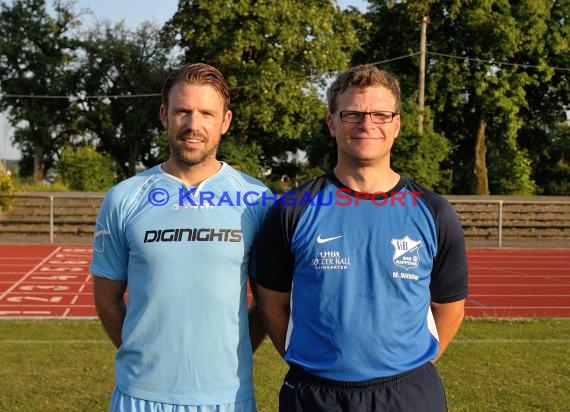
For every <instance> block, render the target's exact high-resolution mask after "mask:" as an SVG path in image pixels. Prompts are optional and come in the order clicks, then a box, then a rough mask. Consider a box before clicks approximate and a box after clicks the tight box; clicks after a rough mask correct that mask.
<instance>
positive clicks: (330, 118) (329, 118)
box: [327, 113, 336, 138]
mask: <svg viewBox="0 0 570 412" xmlns="http://www.w3.org/2000/svg"><path fill="white" fill-rule="evenodd" d="M327 126H328V127H329V132H330V134H331V136H332V137H333V138H336V125H335V123H334V114H332V113H329V114H328V116H327Z"/></svg>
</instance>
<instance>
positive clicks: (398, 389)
mask: <svg viewBox="0 0 570 412" xmlns="http://www.w3.org/2000/svg"><path fill="white" fill-rule="evenodd" d="M279 411H280V412H300V411H303V412H319V411H322V412H348V411H350V412H352V411H354V412H357V411H358V412H372V411H393V412H396V411H403V412H404V411H405V412H414V411H421V412H443V411H447V402H446V399H445V392H444V389H443V384H442V382H441V379H440V377H439V374H438V372H437V369H436V368H435V366H433V364H432V363H431V362H427V363H426V364H424V365H422V366H420V367H418V368H416V369H412V370H411V371H408V372H405V373H402V374H400V375H396V376H391V377H387V378H379V379H374V380H370V381H365V382H338V381H331V380H328V379H323V378H319V377H316V376H313V375H310V374H308V373H306V372H305V371H303V370H302V369H301V368H299V367H297V366H294V365H293V366H291V367H290V369H289V372H287V375H286V376H285V380H284V382H283V386H282V387H281V391H280V393H279Z"/></svg>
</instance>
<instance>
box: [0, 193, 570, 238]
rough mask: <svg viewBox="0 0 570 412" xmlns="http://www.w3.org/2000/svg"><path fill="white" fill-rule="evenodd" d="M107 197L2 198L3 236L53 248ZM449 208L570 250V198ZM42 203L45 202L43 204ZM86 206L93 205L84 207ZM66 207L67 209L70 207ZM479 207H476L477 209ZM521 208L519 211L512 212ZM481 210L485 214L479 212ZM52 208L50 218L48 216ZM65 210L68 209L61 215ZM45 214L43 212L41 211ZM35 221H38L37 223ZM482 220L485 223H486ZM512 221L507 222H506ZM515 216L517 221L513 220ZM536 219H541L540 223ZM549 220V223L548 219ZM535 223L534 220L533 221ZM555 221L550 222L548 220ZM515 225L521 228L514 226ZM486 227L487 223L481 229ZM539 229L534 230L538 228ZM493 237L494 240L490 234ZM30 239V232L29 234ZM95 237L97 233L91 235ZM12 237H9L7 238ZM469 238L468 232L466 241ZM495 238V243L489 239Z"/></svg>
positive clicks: (499, 230) (467, 220) (91, 221)
mask: <svg viewBox="0 0 570 412" xmlns="http://www.w3.org/2000/svg"><path fill="white" fill-rule="evenodd" d="M103 195H104V194H103V193H64V192H62V193H41V192H40V193H23V194H16V195H0V205H2V203H3V199H5V198H9V199H11V200H12V202H11V203H12V204H13V205H14V207H13V210H11V211H10V210H8V211H7V210H4V211H0V236H2V234H3V233H6V230H5V229H6V227H7V225H12V226H13V227H12V228H11V230H12V233H14V232H13V231H14V230H16V229H15V228H14V227H15V226H19V227H21V228H22V229H23V230H24V231H30V229H31V231H30V232H29V233H35V232H39V233H42V236H45V232H46V231H45V229H42V230H39V224H43V225H45V224H47V225H48V236H49V242H50V243H54V242H55V238H56V236H58V235H61V233H62V230H61V227H62V226H63V225H68V226H72V225H73V224H76V225H77V227H78V228H79V226H83V228H85V227H87V225H90V226H89V227H90V228H91V231H92V230H93V229H94V226H95V217H96V213H97V210H98V206H99V205H100V202H101V200H102V198H103ZM447 198H448V200H449V201H450V203H451V204H452V205H453V206H454V207H455V209H456V210H457V212H458V214H459V216H460V218H461V220H462V223H463V224H464V228H465V229H470V230H474V231H477V230H479V232H482V231H485V230H486V231H487V232H486V234H485V235H480V236H483V237H487V240H491V241H492V238H494V236H493V235H494V234H495V233H496V245H497V246H499V247H502V246H503V244H504V230H505V227H507V228H508V229H510V230H511V232H512V231H513V230H515V229H513V228H515V227H516V225H517V224H519V225H520V224H521V222H523V223H522V225H523V226H525V227H526V228H528V230H538V229H541V230H544V229H548V227H549V225H550V226H552V227H556V228H558V229H557V231H558V232H559V234H560V233H561V234H562V237H560V236H559V239H558V240H560V241H561V242H564V241H565V240H566V239H567V240H568V246H569V247H570V197H548V198H540V197H534V198H524V199H522V198H515V197H501V198H488V197H483V198H478V197H476V196H448V197H447ZM17 199H19V201H18V202H19V203H20V205H19V206H18V204H17V202H16V200H17ZM24 199H32V203H31V205H32V206H33V208H34V213H28V211H26V213H22V211H20V212H19V214H18V215H17V216H16V217H15V218H14V213H16V210H17V209H18V208H21V207H22V204H23V207H25V208H28V209H29V206H30V204H28V205H27V206H26V203H25V202H22V201H23V200H24ZM40 199H41V200H40ZM87 200H90V201H91V202H90V204H88V205H87V206H85V205H86V204H87V203H89V202H87ZM65 203H67V205H65ZM81 206H83V207H86V208H87V209H86V210H88V211H87V212H84V213H83V214H78V213H79V212H78V213H75V210H77V209H79V208H80V207H81ZM473 206H475V207H473ZM514 206H516V207H517V210H515V211H513V207H514ZM477 207H479V209H480V210H477ZM46 208H47V210H48V212H47V213H46V212H45V209H46ZM62 208H68V209H67V210H66V209H62ZM42 209H43V210H42ZM70 210H71V211H74V213H73V216H76V220H75V221H74V219H73V217H72V216H66V215H65V213H70V212H69V211H70ZM31 216H34V217H33V218H32V217H31ZM481 216H483V218H481ZM506 216H507V217H506ZM513 216H516V219H514V218H513ZM537 216H541V218H540V219H537ZM544 216H546V218H543V217H544ZM533 219H534V220H533ZM549 219H550V220H549ZM514 220H516V221H517V222H518V223H516V222H514ZM482 222H483V223H482ZM533 225H534V226H533ZM85 230H86V229H83V231H82V233H83V236H86V233H85ZM489 231H490V232H492V233H493V235H491V234H489V233H490V232H489ZM27 233H28V232H27ZM91 233H92V232H91ZM7 236H8V235H6V236H4V238H6V237H7ZM468 236H469V234H468V233H467V231H466V238H467V237H468ZM489 238H491V239H489Z"/></svg>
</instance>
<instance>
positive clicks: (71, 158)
mask: <svg viewBox="0 0 570 412" xmlns="http://www.w3.org/2000/svg"><path fill="white" fill-rule="evenodd" d="M56 171H57V175H58V176H57V181H58V182H60V183H63V184H65V185H66V186H67V187H69V188H70V189H71V190H76V191H80V192H102V191H106V190H107V189H109V188H110V187H111V186H112V185H113V184H114V183H115V165H114V164H113V160H112V159H111V156H109V155H108V154H102V153H98V152H97V151H96V150H95V148H93V147H92V146H81V147H71V146H65V147H64V148H63V150H62V154H61V157H60V159H59V160H58V162H57V164H56Z"/></svg>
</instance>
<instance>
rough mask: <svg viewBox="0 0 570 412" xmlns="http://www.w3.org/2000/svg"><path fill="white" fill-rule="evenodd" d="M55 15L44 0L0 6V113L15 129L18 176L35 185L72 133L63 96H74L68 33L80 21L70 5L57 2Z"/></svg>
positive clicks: (22, 0) (67, 102)
mask: <svg viewBox="0 0 570 412" xmlns="http://www.w3.org/2000/svg"><path fill="white" fill-rule="evenodd" d="M55 14H56V17H51V16H50V15H49V14H48V13H47V11H46V4H45V1H44V0H14V1H13V2H12V6H9V5H7V4H5V3H3V2H2V3H1V4H0V83H1V86H2V90H1V92H2V94H1V95H0V110H6V111H7V117H8V120H9V121H10V123H11V124H12V126H14V127H15V128H16V132H15V133H14V140H15V143H16V145H17V146H18V147H19V148H20V150H21V151H22V156H23V159H22V164H21V166H20V171H21V172H22V173H23V174H33V176H34V179H35V180H36V181H42V180H43V179H44V176H45V173H46V171H47V169H48V168H49V167H50V166H51V165H52V164H53V162H54V156H55V154H56V153H57V150H58V148H59V147H61V145H62V144H63V143H64V142H65V141H67V140H68V139H70V136H72V135H73V133H74V132H73V129H72V123H73V121H72V118H73V113H74V111H75V107H74V105H73V102H72V101H70V100H69V99H68V98H67V97H66V96H70V95H75V94H77V89H76V85H77V83H78V82H77V77H76V73H74V72H73V71H72V70H70V68H71V67H72V65H73V64H74V62H75V55H74V52H75V50H76V49H77V47H78V43H77V41H76V40H75V39H74V38H73V36H72V30H73V29H74V28H76V27H78V25H79V20H78V14H76V13H75V12H74V11H73V9H72V8H71V5H70V3H63V2H58V3H56V4H55ZM47 97H50V98H49V100H48V99H47Z"/></svg>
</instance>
